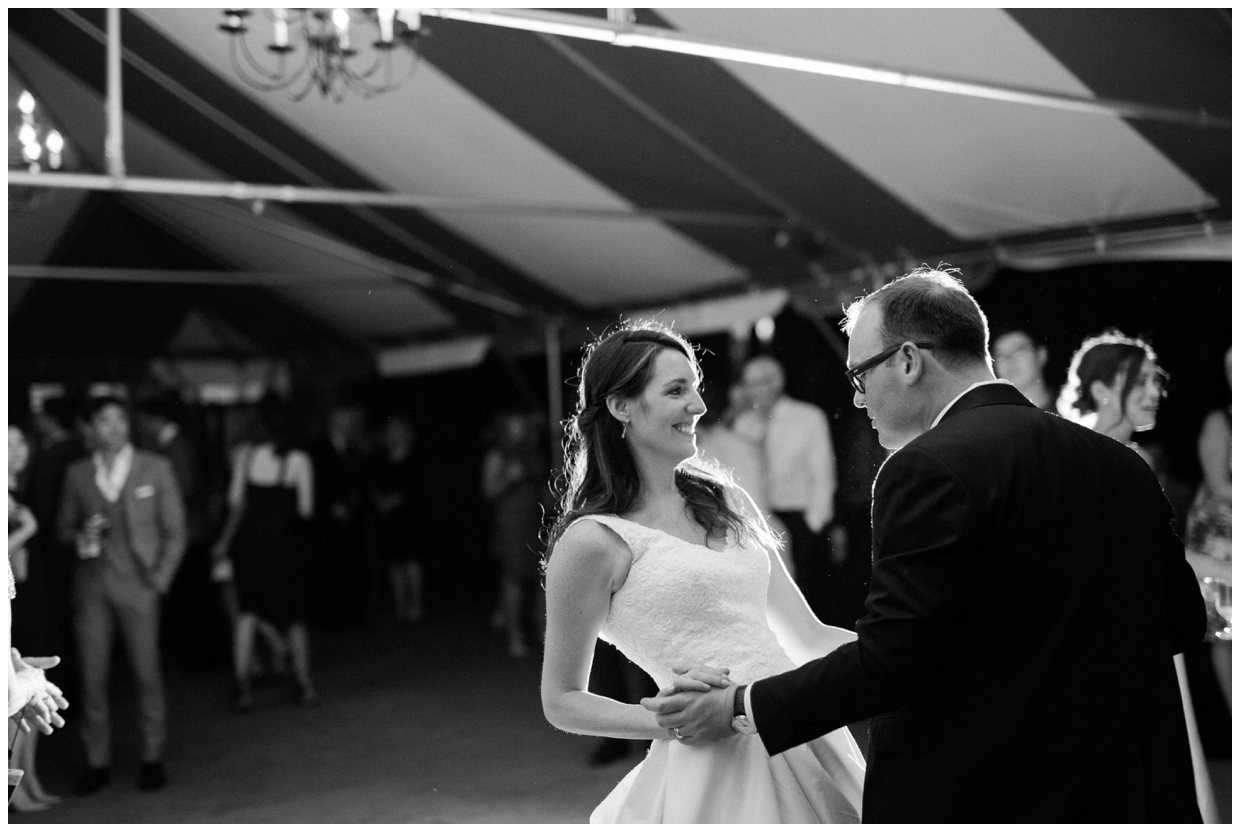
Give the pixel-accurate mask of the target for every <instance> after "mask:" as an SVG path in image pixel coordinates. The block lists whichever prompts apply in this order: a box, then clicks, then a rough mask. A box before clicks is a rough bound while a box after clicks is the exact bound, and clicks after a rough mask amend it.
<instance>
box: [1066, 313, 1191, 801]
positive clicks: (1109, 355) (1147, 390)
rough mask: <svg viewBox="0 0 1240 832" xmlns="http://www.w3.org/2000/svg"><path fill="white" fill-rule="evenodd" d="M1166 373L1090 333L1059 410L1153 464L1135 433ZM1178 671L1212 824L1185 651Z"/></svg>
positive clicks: (1138, 346)
mask: <svg viewBox="0 0 1240 832" xmlns="http://www.w3.org/2000/svg"><path fill="white" fill-rule="evenodd" d="M1164 378H1165V374H1164V372H1163V370H1162V368H1160V367H1159V366H1158V356H1156V355H1155V354H1154V349H1153V348H1152V347H1151V346H1150V345H1149V344H1147V343H1146V342H1145V341H1144V340H1142V339H1140V338H1132V337H1129V336H1127V335H1125V334H1123V333H1122V332H1120V331H1119V330H1116V329H1111V330H1107V331H1106V332H1104V333H1102V334H1101V335H1095V336H1093V337H1091V338H1086V339H1085V341H1084V342H1083V343H1082V344H1081V346H1080V347H1079V348H1078V349H1077V351H1076V354H1074V355H1073V356H1072V363H1071V364H1070V365H1069V366H1068V381H1067V383H1066V384H1064V388H1063V392H1062V393H1061V395H1060V411H1059V412H1060V414H1061V415H1063V416H1066V417H1067V418H1070V419H1073V420H1074V421H1077V422H1080V423H1081V424H1083V425H1085V426H1086V427H1089V428H1091V429H1092V430H1094V431H1096V432H1098V433H1103V434H1106V435H1107V436H1109V437H1111V438H1112V439H1115V440H1117V441H1119V442H1122V443H1124V444H1125V445H1128V446H1129V447H1130V448H1132V450H1133V451H1135V452H1136V453H1137V454H1139V455H1140V456H1141V458H1142V459H1144V460H1145V461H1146V463H1147V464H1148V465H1149V466H1150V467H1151V468H1153V467H1154V459H1153V457H1152V456H1150V454H1149V453H1147V452H1146V451H1145V450H1144V449H1143V448H1141V447H1139V446H1138V445H1137V444H1136V443H1135V442H1134V441H1133V439H1132V436H1133V434H1134V433H1136V432H1138V431H1146V430H1149V429H1151V428H1152V427H1154V424H1155V422H1156V421H1157V419H1158V406H1159V404H1161V402H1162V397H1163V383H1164ZM1175 672H1176V675H1177V676H1178V677H1179V680H1180V693H1181V696H1182V697H1183V700H1184V718H1185V721H1186V722H1187V724H1188V737H1189V746H1190V750H1191V752H1192V758H1193V775H1194V777H1195V778H1196V782H1197V798H1198V803H1199V804H1200V807H1201V812H1202V815H1203V816H1204V817H1206V818H1207V821H1206V822H1207V823H1210V822H1211V821H1210V820H1209V818H1211V817H1213V816H1214V815H1213V810H1214V807H1213V805H1212V804H1213V799H1212V797H1211V796H1210V782H1209V774H1208V772H1207V771H1206V767H1205V757H1204V755H1203V753H1202V748H1201V736H1200V734H1199V733H1198V729H1197V718H1196V715H1195V714H1194V712H1193V703H1192V699H1191V697H1190V696H1189V693H1188V677H1187V672H1186V670H1185V665H1184V656H1183V654H1178V655H1176V656H1175Z"/></svg>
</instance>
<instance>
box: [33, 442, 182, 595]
mask: <svg viewBox="0 0 1240 832" xmlns="http://www.w3.org/2000/svg"><path fill="white" fill-rule="evenodd" d="M104 502H105V499H104V496H103V494H101V493H100V492H99V487H98V486H97V485H95V463H94V460H93V459H91V458H90V457H87V458H86V459H83V460H79V461H78V462H75V463H74V464H73V465H72V466H70V467H69V472H68V474H66V476H65V487H64V494H63V496H62V497H61V500H60V513H59V515H58V517H57V521H56V529H57V532H58V536H59V537H60V540H61V542H63V543H64V544H65V545H66V546H73V545H74V541H75V538H76V536H77V533H78V531H79V530H80V529H81V528H82V525H83V524H84V523H85V522H86V518H88V517H90V516H91V515H92V514H95V513H96V512H102V511H103V510H104ZM121 504H122V508H123V510H124V512H125V522H126V524H127V525H128V528H129V545H130V546H131V547H132V548H133V552H134V555H135V556H136V557H137V559H138V563H139V564H140V565H141V566H142V567H143V570H142V571H143V575H144V577H145V580H146V582H147V583H148V584H149V585H150V586H151V587H152V588H154V589H156V590H158V591H159V592H161V593H163V592H167V591H168V587H170V586H171V585H172V579H173V578H174V577H175V576H176V571H177V566H179V565H180V563H181V556H182V555H184V554H185V509H184V507H183V505H182V503H181V495H180V492H179V491H178V489H177V481H176V476H175V475H174V474H173V473H172V466H171V465H170V464H169V462H168V460H167V459H166V458H164V457H162V456H160V455H158V454H153V453H150V452H148V451H141V450H136V449H135V450H134V456H133V467H132V468H130V470H129V477H128V479H126V480H125V485H124V487H123V488H122V489H121Z"/></svg>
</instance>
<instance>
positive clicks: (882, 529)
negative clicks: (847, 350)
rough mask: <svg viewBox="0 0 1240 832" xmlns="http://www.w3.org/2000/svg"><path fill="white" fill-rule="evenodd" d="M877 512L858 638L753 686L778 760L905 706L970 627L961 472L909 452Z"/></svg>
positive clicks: (883, 490) (970, 547)
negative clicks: (964, 620) (965, 615)
mask: <svg viewBox="0 0 1240 832" xmlns="http://www.w3.org/2000/svg"><path fill="white" fill-rule="evenodd" d="M873 510H874V518H873V522H874V568H873V576H872V579H871V584H870V593H869V596H868V597H867V598H866V603H865V613H864V615H863V617H862V618H861V620H860V621H858V622H857V640H856V641H855V642H852V643H849V644H846V645H844V646H843V647H840V648H839V649H837V650H835V651H833V652H832V653H830V654H828V655H826V656H824V657H822V658H820V659H816V660H814V661H812V662H809V663H807V664H805V665H802V666H801V667H799V668H797V669H796V670H792V671H789V672H787V673H783V674H780V675H778V676H773V677H770V678H768V679H764V680H760V681H758V682H757V683H755V684H754V685H753V690H752V692H751V694H750V701H751V705H752V707H753V718H754V723H755V724H756V725H757V726H758V729H759V732H760V735H761V737H762V741H763V743H764V744H765V745H766V748H767V751H768V752H769V753H770V754H778V753H780V752H781V751H785V750H787V749H789V748H792V747H793V746H796V745H800V744H801V743H803V742H807V741H809V740H811V739H814V738H815V737H819V736H822V735H823V734H825V733H828V732H830V731H833V730H835V729H836V728H839V727H841V726H843V725H847V724H848V723H850V722H855V721H857V720H859V719H864V718H866V717H870V716H874V715H876V714H880V713H885V712H887V711H891V710H894V709H895V708H898V707H900V706H901V705H902V704H904V703H905V702H906V701H907V700H908V698H909V694H910V693H911V692H913V691H915V690H917V688H918V687H919V686H920V685H924V684H926V683H927V681H928V680H929V679H930V677H931V676H932V674H933V673H934V672H935V669H936V667H937V666H939V665H940V663H941V660H940V658H939V657H940V656H942V655H944V653H945V651H947V650H949V649H951V644H952V642H953V640H954V634H955V633H956V632H957V631H958V630H959V628H960V627H961V626H962V625H961V623H960V622H961V617H962V616H961V613H962V611H963V609H964V607H965V605H966V603H967V597H968V593H969V590H968V582H969V580H970V575H971V572H972V565H971V562H972V561H973V559H974V556H975V555H974V553H975V551H976V549H977V548H978V543H977V539H976V531H975V529H976V522H975V521H973V520H972V519H971V517H970V514H971V512H970V501H969V498H968V496H967V494H966V492H965V490H964V489H963V488H962V486H961V484H960V482H959V481H958V479H957V477H956V476H955V474H954V473H953V472H952V471H951V470H950V469H949V468H948V466H947V465H946V464H944V463H943V462H941V461H940V460H939V459H938V458H936V457H934V456H933V455H931V454H929V453H927V452H924V451H920V450H918V449H916V448H905V449H904V450H901V451H899V452H898V453H896V454H894V455H893V456H892V457H891V458H890V459H888V460H887V463H886V464H885V465H884V466H883V468H882V470H880V471H879V474H878V478H877V479H876V480H875V484H874V509H873Z"/></svg>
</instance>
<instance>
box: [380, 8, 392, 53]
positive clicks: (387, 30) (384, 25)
mask: <svg viewBox="0 0 1240 832" xmlns="http://www.w3.org/2000/svg"><path fill="white" fill-rule="evenodd" d="M376 11H378V13H379V41H380V42H381V43H385V44H390V43H391V42H392V31H393V27H394V23H395V17H396V9H394V8H380V9H377V10H376Z"/></svg>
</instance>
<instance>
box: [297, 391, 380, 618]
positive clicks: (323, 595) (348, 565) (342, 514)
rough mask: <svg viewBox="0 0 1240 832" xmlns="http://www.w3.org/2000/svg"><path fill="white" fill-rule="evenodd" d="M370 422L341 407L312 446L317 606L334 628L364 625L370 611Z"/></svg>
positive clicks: (357, 409) (358, 411)
mask: <svg viewBox="0 0 1240 832" xmlns="http://www.w3.org/2000/svg"><path fill="white" fill-rule="evenodd" d="M365 422H366V414H365V411H364V410H363V409H362V408H361V407H359V406H357V405H354V404H339V405H336V406H335V407H333V408H332V410H331V412H330V413H329V414H328V418H327V430H326V433H325V434H324V435H323V436H321V437H320V438H319V439H317V440H316V441H314V442H312V443H311V445H310V447H309V449H308V450H309V453H310V461H311V464H312V465H313V468H314V473H315V476H314V506H315V509H314V510H315V514H314V518H313V520H312V524H313V526H314V535H313V539H314V541H315V556H316V564H315V576H314V583H315V596H316V603H315V609H316V611H317V612H318V613H319V614H321V615H322V616H323V617H324V620H325V623H327V624H329V625H331V626H333V627H343V626H357V625H360V624H362V623H363V622H364V619H365V616H366V613H367V611H366V610H365V609H364V608H363V605H364V603H365V599H366V595H367V593H368V572H369V553H368V552H367V548H366V541H365V533H364V526H363V511H364V508H365V506H364V503H365V497H366V494H365V453H364V451H363V448H362V433H363V431H364V428H365Z"/></svg>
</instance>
